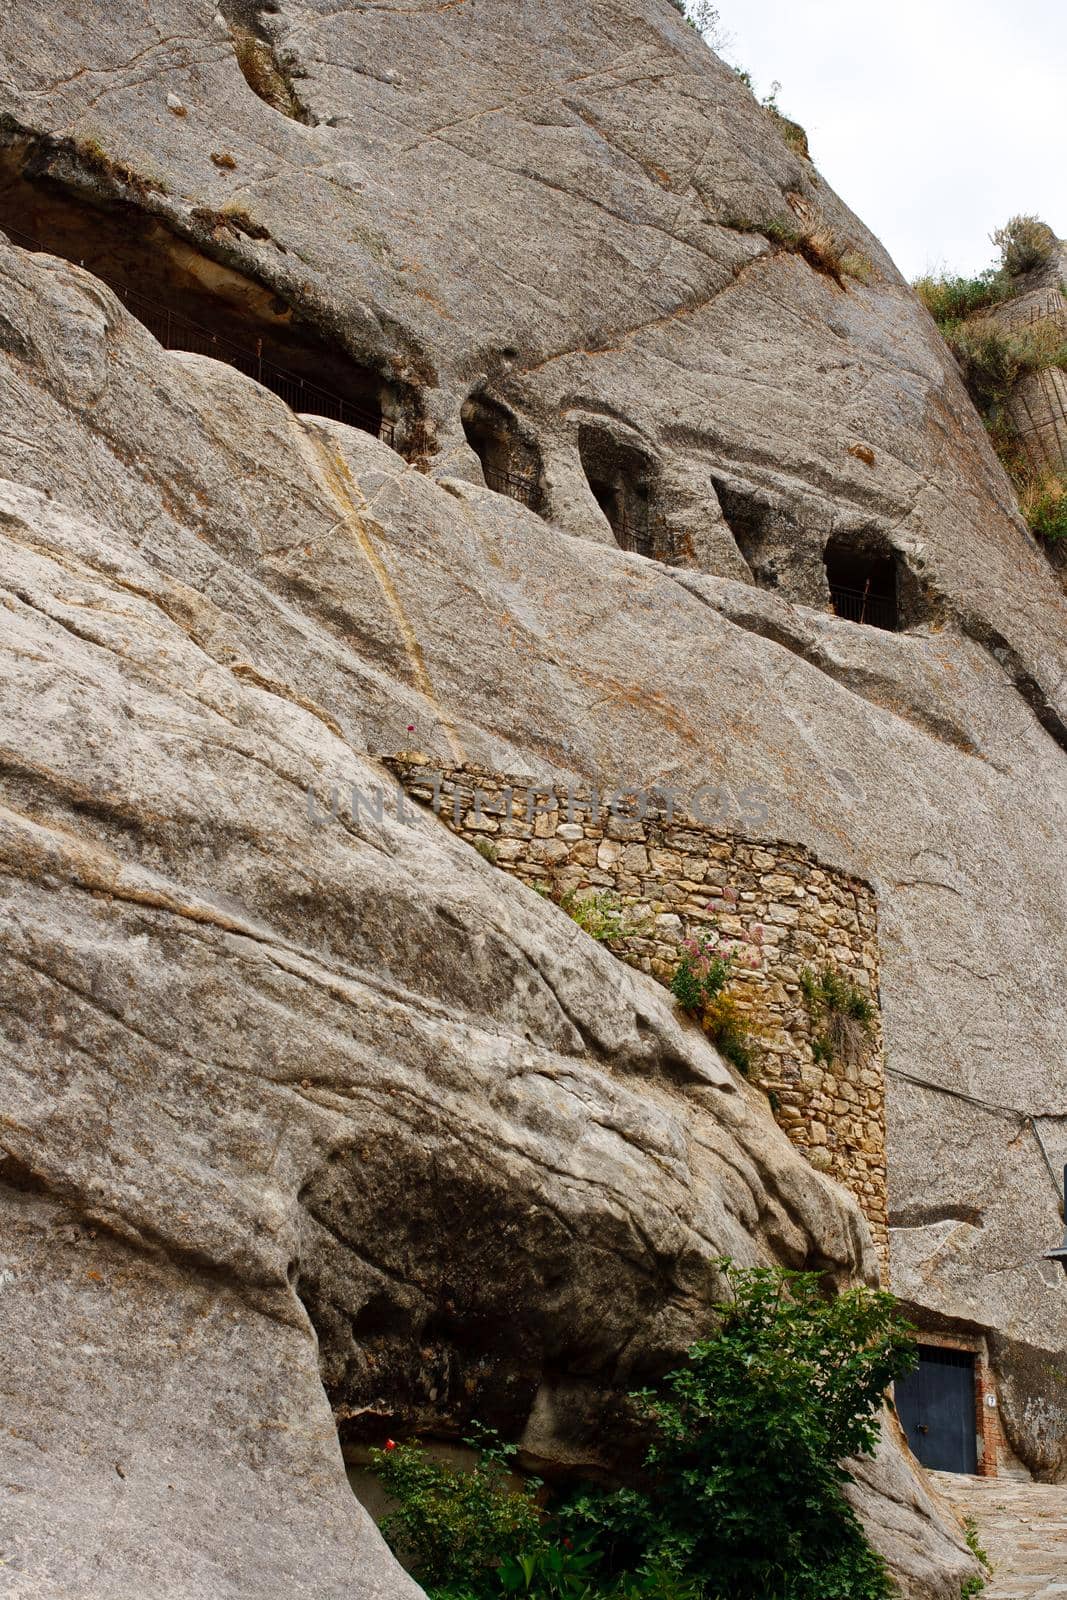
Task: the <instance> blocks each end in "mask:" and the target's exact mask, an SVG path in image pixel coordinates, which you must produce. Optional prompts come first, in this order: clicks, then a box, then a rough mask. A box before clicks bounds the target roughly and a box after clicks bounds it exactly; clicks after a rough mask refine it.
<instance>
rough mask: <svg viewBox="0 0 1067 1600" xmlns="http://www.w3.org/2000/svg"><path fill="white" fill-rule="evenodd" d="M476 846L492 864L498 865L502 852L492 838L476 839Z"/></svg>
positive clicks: (480, 853)
mask: <svg viewBox="0 0 1067 1600" xmlns="http://www.w3.org/2000/svg"><path fill="white" fill-rule="evenodd" d="M474 848H475V849H476V850H477V852H478V854H479V855H480V856H482V857H483V859H484V860H486V861H488V862H489V864H490V866H494V867H495V866H496V863H497V858H498V857H499V854H500V852H499V850H498V849H497V847H496V845H495V844H494V843H493V841H492V840H491V839H476V840H475V841H474Z"/></svg>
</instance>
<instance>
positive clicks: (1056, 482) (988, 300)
mask: <svg viewBox="0 0 1067 1600" xmlns="http://www.w3.org/2000/svg"><path fill="white" fill-rule="evenodd" d="M992 237H993V242H994V243H995V244H996V245H997V246H998V247H999V249H1000V252H1001V257H1000V263H999V265H997V266H990V267H987V268H986V269H985V271H984V272H980V273H979V274H978V275H977V276H976V277H973V278H965V277H957V276H953V275H951V274H943V275H941V276H939V277H932V276H927V277H924V278H920V279H919V280H918V281H917V283H916V284H915V289H916V292H917V293H918V296H919V298H920V300H921V301H922V302H923V304H924V305H925V306H926V308H927V310H928V311H929V312H930V313H931V315H932V316H933V318H934V320H935V322H936V323H937V325H938V327H939V328H940V330H941V332H942V334H943V335H944V338H945V340H946V342H947V344H948V346H949V349H950V350H951V351H952V353H953V355H954V356H955V357H956V360H957V362H958V364H959V368H960V371H961V373H962V376H963V381H964V383H965V384H966V386H967V390H968V392H969V393H970V396H971V399H972V400H973V401H974V403H975V405H976V406H977V408H978V410H979V412H980V413H981V415H982V418H983V420H984V421H985V424H986V428H987V429H988V431H989V435H990V438H991V439H992V442H993V445H994V447H995V449H996V451H997V454H998V455H999V456H1000V459H1001V461H1002V463H1003V465H1004V466H1005V468H1006V469H1007V471H1008V474H1009V476H1010V477H1011V478H1012V480H1013V482H1014V484H1015V487H1016V490H1017V491H1018V494H1019V502H1020V507H1021V509H1022V512H1023V515H1024V517H1025V518H1026V521H1027V523H1028V525H1029V527H1030V530H1031V532H1033V533H1035V534H1037V535H1038V536H1039V537H1040V538H1042V539H1046V540H1051V539H1059V538H1063V537H1065V536H1067V500H1065V490H1067V484H1065V483H1064V482H1063V480H1062V479H1061V478H1060V477H1058V476H1057V475H1056V474H1052V473H1049V474H1036V473H1035V471H1034V469H1033V467H1032V466H1031V464H1030V463H1029V462H1028V460H1027V458H1026V455H1025V452H1024V451H1023V449H1022V447H1021V445H1020V441H1019V437H1018V434H1017V432H1016V429H1015V425H1014V423H1013V421H1012V419H1011V416H1010V414H1009V410H1008V402H1009V400H1010V398H1011V394H1012V391H1013V389H1014V388H1015V385H1016V384H1017V383H1018V382H1019V380H1020V379H1021V378H1022V377H1024V376H1025V374H1026V373H1028V372H1043V371H1048V370H1049V369H1050V368H1053V367H1059V368H1061V369H1063V370H1067V332H1065V330H1064V326H1063V324H1062V323H1061V322H1060V320H1059V319H1057V318H1053V317H1048V318H1043V319H1042V320H1040V321H1037V322H1030V323H1025V324H1022V325H1020V326H1018V327H1010V326H1006V325H1005V324H1003V323H1002V322H1000V321H998V320H997V319H996V318H995V317H993V316H992V315H991V314H990V313H991V312H993V311H994V310H995V308H996V307H997V306H998V305H1001V304H1002V303H1003V302H1004V301H1005V300H1006V299H1007V298H1008V297H1009V296H1010V295H1011V294H1012V293H1013V292H1014V290H1015V286H1016V281H1017V279H1018V278H1020V277H1021V276H1023V275H1024V274H1025V273H1027V272H1031V271H1033V270H1034V269H1035V268H1037V267H1041V266H1044V265H1045V264H1046V263H1047V262H1048V261H1049V260H1050V259H1051V257H1052V253H1053V251H1054V249H1055V246H1056V236H1055V234H1054V233H1053V232H1052V229H1051V228H1049V227H1048V225H1047V224H1046V223H1044V222H1041V221H1040V220H1039V219H1038V218H1037V217H1033V216H1017V217H1012V218H1011V219H1010V221H1009V222H1007V223H1006V224H1005V226H1004V227H1003V228H998V229H997V230H996V231H995V232H994V234H993V235H992ZM1061 292H1063V286H1062V285H1061Z"/></svg>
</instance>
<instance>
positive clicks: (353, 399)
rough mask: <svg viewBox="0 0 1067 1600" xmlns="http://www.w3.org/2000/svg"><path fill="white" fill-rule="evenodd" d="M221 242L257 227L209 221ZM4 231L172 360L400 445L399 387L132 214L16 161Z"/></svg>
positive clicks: (271, 297)
mask: <svg viewBox="0 0 1067 1600" xmlns="http://www.w3.org/2000/svg"><path fill="white" fill-rule="evenodd" d="M207 220H209V221H210V222H212V223H213V225H215V226H216V227H217V230H218V231H219V232H220V233H221V232H225V231H231V230H232V232H233V236H234V237H236V235H237V233H239V232H245V233H247V232H249V231H250V229H251V228H252V227H254V226H255V225H254V224H252V223H251V221H250V219H249V218H248V216H247V213H245V212H243V211H240V210H238V209H234V210H232V211H230V212H226V211H221V212H219V213H217V215H216V216H213V217H212V218H210V219H207ZM0 229H3V231H4V232H5V233H6V234H7V235H8V236H9V237H10V239H11V240H12V243H14V244H17V245H19V246H20V247H22V248H23V249H27V250H34V251H46V252H47V253H48V254H50V255H55V256H61V257H63V258H64V259H65V260H67V261H70V262H73V263H75V264H77V265H79V266H83V267H85V268H86V269H87V270H88V271H89V272H92V273H93V274H94V275H95V276H96V277H98V278H100V279H101V281H102V282H104V283H105V284H107V286H108V288H109V289H111V290H112V291H113V292H114V293H115V294H116V295H117V296H118V297H119V298H120V299H121V300H122V301H123V303H124V304H125V305H126V307H127V308H128V310H129V311H130V313H131V315H132V316H134V317H136V318H137V320H138V321H139V322H141V323H142V324H143V325H144V326H145V327H146V328H147V329H148V330H149V332H150V333H152V334H153V335H154V337H155V338H156V339H158V341H159V343H160V344H161V345H162V346H163V347H164V349H166V350H186V351H190V352H192V353H194V354H197V355H206V356H211V357H213V358H214V359H215V360H216V361H224V362H225V363H226V364H227V365H228V366H231V367H236V368H237V370H238V371H239V372H243V373H245V374H246V375H247V376H248V377H250V378H254V379H255V380H256V381H257V382H258V383H261V384H263V385H264V387H265V388H268V389H271V390H272V391H273V392H274V393H275V394H277V395H278V396H279V397H280V398H281V399H282V400H284V401H285V403H286V405H288V406H291V407H292V409H293V410H294V411H303V412H310V413H312V414H314V415H316V416H321V417H330V418H332V419H333V420H334V421H337V422H344V423H347V424H348V426H349V427H354V428H360V429H362V430H363V431H364V432H365V433H371V434H374V436H375V437H376V438H380V439H382V440H384V442H385V443H386V444H393V443H394V442H395V431H396V423H397V420H398V419H399V417H400V416H401V414H402V410H401V405H400V399H399V396H398V393H397V391H396V389H395V387H394V386H393V385H391V384H389V383H387V382H386V381H385V380H384V379H383V378H382V376H381V375H380V374H379V373H377V372H375V371H374V370H373V369H372V368H370V367H364V366H360V365H359V364H358V363H357V362H355V361H353V360H351V358H350V357H348V356H347V355H346V354H344V353H343V352H342V351H339V350H338V349H337V348H336V347H335V346H333V345H330V344H328V343H327V342H326V341H324V340H323V339H321V338H320V337H319V336H318V335H317V334H316V333H315V332H314V330H313V329H312V328H310V327H309V326H308V325H307V324H306V323H304V322H301V320H300V319H299V317H298V316H296V315H295V314H294V312H293V309H292V307H291V306H289V305H287V304H286V302H285V301H284V300H282V299H280V298H279V297H278V296H277V295H276V294H275V293H274V292H273V291H272V290H270V289H267V288H265V287H264V286H263V285H262V284H260V283H257V282H255V281H254V280H253V279H251V278H247V277H245V276H244V275H243V274H241V273H239V272H237V271H235V270H234V269H232V268H230V267H227V266H224V265H223V264H222V263H220V262H218V261H216V260H214V259H213V258H212V257H210V256H207V255H204V254H203V253H202V252H201V251H199V250H197V249H196V248H195V246H193V245H191V244H188V243H186V242H185V241H184V240H182V239H180V238H178V237H177V235H175V234H174V233H172V232H171V231H170V229H169V228H167V227H165V226H163V224H162V223H160V222H159V221H158V220H156V219H154V218H153V217H151V216H149V215H147V214H146V213H144V212H142V211H141V210H140V209H139V208H138V207H137V206H134V205H131V204H128V203H125V202H122V201H119V202H112V203H105V202H101V203H99V204H97V203H94V202H91V201H88V200H85V199H82V198H80V197H78V196H75V195H72V194H71V193H70V192H69V191H68V190H67V189H65V188H63V187H61V186H60V185H59V184H58V183H56V182H54V181H52V180H49V179H47V178H45V179H36V180H35V181H31V180H29V179H27V178H25V177H24V176H23V175H22V174H21V173H20V172H19V171H17V170H16V169H15V168H14V166H13V163H12V161H11V156H10V154H9V155H8V157H7V160H6V162H4V163H3V164H0Z"/></svg>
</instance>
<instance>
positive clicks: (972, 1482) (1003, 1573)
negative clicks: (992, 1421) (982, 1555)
mask: <svg viewBox="0 0 1067 1600" xmlns="http://www.w3.org/2000/svg"><path fill="white" fill-rule="evenodd" d="M930 1477H931V1478H932V1479H933V1482H934V1485H935V1487H936V1488H937V1489H938V1490H939V1492H940V1493H941V1494H943V1495H944V1497H945V1499H946V1500H948V1501H950V1502H951V1504H952V1505H953V1506H955V1508H956V1510H957V1511H958V1512H959V1513H960V1515H961V1516H964V1517H973V1518H974V1520H975V1522H976V1523H977V1524H978V1539H979V1542H980V1543H981V1544H982V1545H983V1546H984V1547H985V1549H986V1551H987V1552H988V1555H989V1559H990V1561H991V1562H992V1563H993V1576H992V1577H991V1578H990V1580H989V1587H988V1589H985V1590H984V1591H983V1593H982V1600H1067V1484H1057V1483H1019V1482H1016V1480H1015V1479H1013V1478H968V1477H964V1476H963V1475H962V1474H961V1473H956V1472H931V1474H930Z"/></svg>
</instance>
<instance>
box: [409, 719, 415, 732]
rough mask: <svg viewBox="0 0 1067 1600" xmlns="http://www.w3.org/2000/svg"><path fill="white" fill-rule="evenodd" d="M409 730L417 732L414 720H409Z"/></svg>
mask: <svg viewBox="0 0 1067 1600" xmlns="http://www.w3.org/2000/svg"><path fill="white" fill-rule="evenodd" d="M408 732H409V733H414V732H415V724H414V723H413V722H409V723H408Z"/></svg>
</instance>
